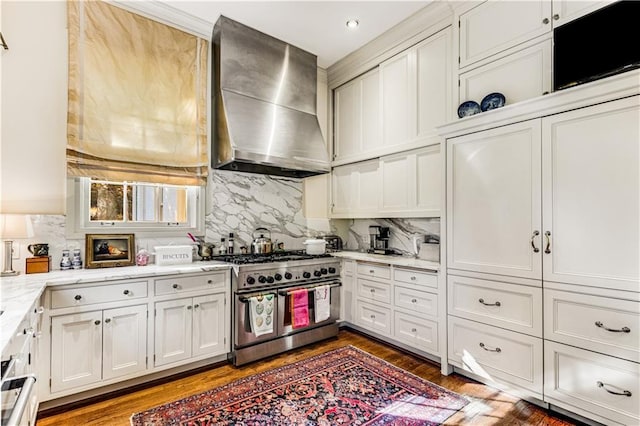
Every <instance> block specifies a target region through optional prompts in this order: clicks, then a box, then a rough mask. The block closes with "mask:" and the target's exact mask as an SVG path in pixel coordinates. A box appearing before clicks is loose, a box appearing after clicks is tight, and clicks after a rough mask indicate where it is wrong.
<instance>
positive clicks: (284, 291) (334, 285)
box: [278, 282, 342, 296]
mask: <svg viewBox="0 0 640 426" xmlns="http://www.w3.org/2000/svg"><path fill="white" fill-rule="evenodd" d="M318 287H320V286H319V285H317V286H315V287H308V288H307V289H306V290H307V292H311V291H313V290H315V289H316V288H318ZM327 287H329V288H336V287H342V283H339V282H338V283H334V284H331V285H328V286H327ZM298 290H302V289H298ZM278 294H279V295H280V296H291V295H292V294H293V292H292V291H286V290H280V291H279V292H278Z"/></svg>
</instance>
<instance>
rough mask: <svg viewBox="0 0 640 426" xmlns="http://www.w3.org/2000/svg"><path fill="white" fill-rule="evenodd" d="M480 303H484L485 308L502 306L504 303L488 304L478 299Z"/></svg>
mask: <svg viewBox="0 0 640 426" xmlns="http://www.w3.org/2000/svg"><path fill="white" fill-rule="evenodd" d="M478 302H480V303H482V304H483V305H484V306H502V303H500V302H499V301H497V302H496V303H487V302H485V301H484V299H478Z"/></svg>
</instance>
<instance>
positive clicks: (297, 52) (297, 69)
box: [211, 16, 330, 178]
mask: <svg viewBox="0 0 640 426" xmlns="http://www.w3.org/2000/svg"><path fill="white" fill-rule="evenodd" d="M212 79H213V82H212V83H213V84H212V98H213V99H212V109H213V120H212V132H211V138H212V156H211V163H212V164H211V165H212V167H213V168H214V169H224V170H234V171H240V172H251V173H263V174H270V175H277V176H287V177H298V178H301V177H307V176H313V175H317V174H321V173H327V172H329V169H330V167H329V166H330V164H329V155H328V153H327V148H326V146H325V143H324V140H323V138H322V134H321V133H320V126H319V124H318V118H317V116H316V96H317V95H316V84H317V58H316V56H315V55H313V54H311V53H309V52H306V51H304V50H302V49H299V48H297V47H295V46H291V45H289V44H287V43H285V42H283V41H281V40H278V39H276V38H273V37H271V36H269V35H266V34H264V33H261V32H259V31H257V30H254V29H252V28H249V27H247V26H245V25H242V24H240V23H238V22H236V21H233V20H231V19H229V18H227V17H224V16H220V18H219V19H218V21H217V22H216V24H215V26H214V29H213V67H212Z"/></svg>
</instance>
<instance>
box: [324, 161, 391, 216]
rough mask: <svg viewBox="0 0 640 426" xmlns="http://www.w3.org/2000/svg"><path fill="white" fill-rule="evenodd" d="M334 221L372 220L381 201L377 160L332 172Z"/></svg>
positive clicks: (341, 167) (338, 168)
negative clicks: (367, 218) (363, 218)
mask: <svg viewBox="0 0 640 426" xmlns="http://www.w3.org/2000/svg"><path fill="white" fill-rule="evenodd" d="M331 173H332V190H331V197H332V210H331V212H332V215H333V217H375V215H376V214H378V204H379V199H380V174H379V162H378V160H377V159H375V160H370V161H363V162H360V163H355V164H349V165H346V166H340V167H335V168H334V169H333V170H332V172H331Z"/></svg>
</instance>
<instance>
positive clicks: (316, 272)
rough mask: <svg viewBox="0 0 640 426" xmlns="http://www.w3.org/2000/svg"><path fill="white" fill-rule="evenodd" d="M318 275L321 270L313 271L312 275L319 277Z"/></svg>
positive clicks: (320, 273)
mask: <svg viewBox="0 0 640 426" xmlns="http://www.w3.org/2000/svg"><path fill="white" fill-rule="evenodd" d="M320 275H322V272H320V271H313V276H314V277H319V276H320Z"/></svg>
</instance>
